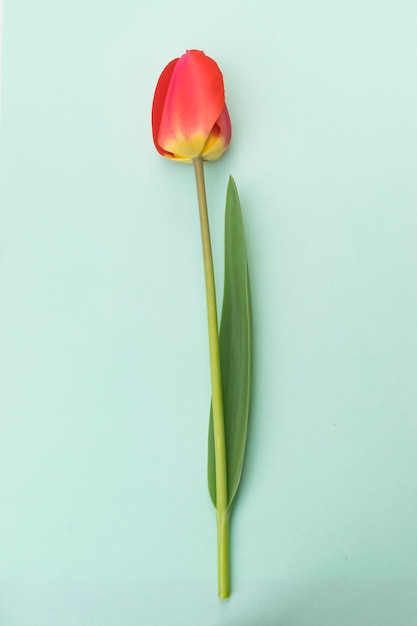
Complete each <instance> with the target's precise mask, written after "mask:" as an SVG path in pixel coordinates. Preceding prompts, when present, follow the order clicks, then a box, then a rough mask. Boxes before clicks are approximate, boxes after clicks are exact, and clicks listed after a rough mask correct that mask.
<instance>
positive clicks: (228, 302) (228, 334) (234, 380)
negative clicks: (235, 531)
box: [208, 177, 252, 508]
mask: <svg viewBox="0 0 417 626" xmlns="http://www.w3.org/2000/svg"><path fill="white" fill-rule="evenodd" d="M219 344H220V364H221V375H222V391H223V409H224V425H225V436H226V463H227V494H228V508H229V507H230V505H231V504H232V502H233V499H234V497H235V495H236V491H237V488H238V486H239V482H240V477H241V474H242V467H243V459H244V456H245V448H246V438H247V431H248V420H249V409H250V401H251V389H252V309H251V297H250V287H249V273H248V262H247V254H246V243H245V233H244V229H243V220H242V212H241V209H240V202H239V196H238V193H237V189H236V185H235V182H234V180H233V178H232V177H230V180H229V185H228V188H227V198H226V218H225V276H224V293H223V308H222V317H221V323H220V334H219ZM208 483H209V491H210V496H211V499H212V501H213V504H214V506H216V467H215V458H214V436H213V415H212V412H211V413H210V424H209V441H208Z"/></svg>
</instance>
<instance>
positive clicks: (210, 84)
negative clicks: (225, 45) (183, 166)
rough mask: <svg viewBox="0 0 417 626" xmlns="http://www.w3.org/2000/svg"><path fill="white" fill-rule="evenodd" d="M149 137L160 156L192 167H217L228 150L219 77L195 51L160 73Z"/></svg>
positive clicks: (226, 116) (228, 129) (228, 135)
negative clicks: (204, 164)
mask: <svg viewBox="0 0 417 626" xmlns="http://www.w3.org/2000/svg"><path fill="white" fill-rule="evenodd" d="M152 134H153V140H154V143H155V147H156V149H157V150H158V152H159V153H160V154H162V156H164V157H167V158H169V159H173V160H174V161H182V162H183V163H191V162H192V161H193V160H194V159H197V158H198V157H201V158H202V159H203V160H204V161H216V160H217V159H219V158H220V157H221V156H222V154H223V152H224V151H225V150H226V149H227V147H228V146H229V144H230V140H231V136H232V127H231V123H230V117H229V113H228V110H227V107H226V103H225V96H224V85H223V75H222V73H221V71H220V69H219V67H218V65H217V63H216V62H215V61H214V60H213V59H211V58H210V57H208V56H206V55H205V54H204V52H201V51H200V50H187V52H186V53H185V54H183V55H182V57H180V58H178V59H174V60H173V61H171V62H170V63H168V65H167V66H166V68H165V69H164V70H163V72H162V74H161V76H160V78H159V80H158V83H157V86H156V89H155V96H154V100H153V107H152Z"/></svg>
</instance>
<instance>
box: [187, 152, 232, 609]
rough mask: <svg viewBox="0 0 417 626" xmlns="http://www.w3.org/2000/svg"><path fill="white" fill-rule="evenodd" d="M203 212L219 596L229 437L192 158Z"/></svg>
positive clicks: (226, 587) (223, 579) (225, 574)
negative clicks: (226, 436)
mask: <svg viewBox="0 0 417 626" xmlns="http://www.w3.org/2000/svg"><path fill="white" fill-rule="evenodd" d="M193 165H194V171H195V179H196V184H197V196H198V207H199V211H200V225H201V240H202V244H203V260H204V276H205V282H206V299H207V317H208V331H209V347H210V374H211V390H212V408H213V431H214V454H215V467H216V510H217V555H218V576H219V596H220V598H221V599H224V598H228V597H229V595H230V563H229V514H228V513H227V512H226V511H227V473H226V438H225V432H224V416H223V397H222V379H221V371H220V350H219V332H218V323H217V305H216V288H215V283H214V269H213V257H212V253H211V241H210V227H209V220H208V212H207V199H206V188H205V184H204V169H203V159H202V158H201V157H197V158H196V159H194V160H193Z"/></svg>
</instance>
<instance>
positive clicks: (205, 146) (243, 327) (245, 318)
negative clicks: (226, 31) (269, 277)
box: [152, 50, 252, 599]
mask: <svg viewBox="0 0 417 626" xmlns="http://www.w3.org/2000/svg"><path fill="white" fill-rule="evenodd" d="M152 134H153V140H154V143H155V147H156V149H157V150H158V152H159V153H160V154H161V155H162V156H164V157H167V158H169V159H173V160H174V161H181V162H185V163H193V165H194V171H195V178H196V184H197V197H198V207H199V213H200V225H201V240H202V246H203V261H204V277H205V285H206V300H207V318H208V331H209V332H208V335H209V348H210V350H209V352H210V375H211V389H212V402H211V415H210V425H209V455H208V459H209V460H208V483H209V492H210V496H211V499H212V501H213V504H214V506H215V508H216V520H217V555H218V581H219V596H220V598H221V599H224V598H227V597H229V595H230V557H229V520H230V511H231V505H232V502H233V500H234V497H235V495H236V491H237V488H238V485H239V481H240V476H241V471H242V465H243V457H244V452H245V445H246V436H247V424H248V417H249V405H250V395H251V380H252V367H251V359H252V334H251V332H252V331H251V319H252V317H251V305H250V290H249V278H248V264H247V258H246V244H245V237H244V231H243V222H242V215H241V211H240V204H239V199H238V196H237V190H236V186H235V184H234V182H233V180H232V179H230V182H229V187H228V191H227V200H226V225H225V249H226V254H225V281H224V296H223V310H222V319H221V325H220V333H219V327H218V321H217V305H216V289H215V282H214V269H213V258H212V252H211V240H210V228H209V219H208V210H207V199H206V190H205V183H204V167H203V165H204V161H215V160H217V159H219V158H220V157H221V155H222V154H223V153H224V151H225V150H226V149H227V147H228V146H229V144H230V139H231V134H232V132H231V123H230V118H229V113H228V110H227V107H226V104H225V96H224V85H223V76H222V73H221V71H220V69H219V67H218V66H217V64H216V62H215V61H213V59H211V58H210V57H208V56H206V55H205V54H204V52H200V51H199V50H188V51H187V52H186V53H185V54H183V56H182V57H180V58H179V59H174V60H173V61H171V62H170V63H168V65H167V66H166V67H165V69H164V70H163V72H162V74H161V76H160V78H159V80H158V83H157V86H156V90H155V96H154V100H153V106H152Z"/></svg>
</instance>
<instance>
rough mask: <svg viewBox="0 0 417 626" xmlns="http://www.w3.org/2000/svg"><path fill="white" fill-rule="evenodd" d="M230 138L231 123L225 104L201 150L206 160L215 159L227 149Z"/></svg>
mask: <svg viewBox="0 0 417 626" xmlns="http://www.w3.org/2000/svg"><path fill="white" fill-rule="evenodd" d="M231 139H232V124H231V121H230V116H229V111H228V110H227V107H226V105H225V106H224V109H223V111H222V112H221V115H220V117H219V119H218V120H217V122H216V123H215V125H214V127H213V129H212V131H211V133H210V136H209V138H208V140H207V142H206V144H205V146H204V148H203V150H202V152H201V156H202V157H203V158H204V159H205V160H206V161H217V159H220V157H221V156H222V154H223V152H225V150H227V148H228V146H229V144H230V141H231Z"/></svg>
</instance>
